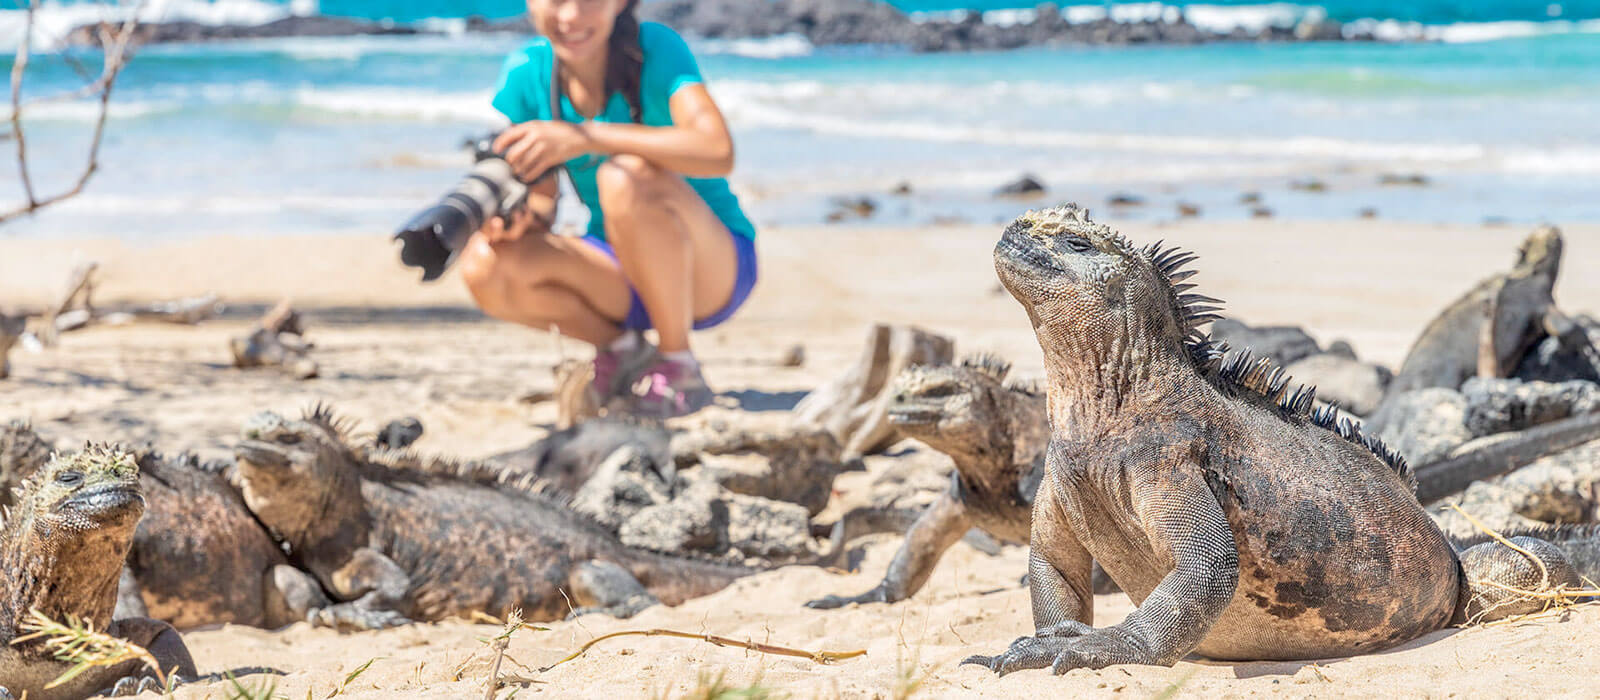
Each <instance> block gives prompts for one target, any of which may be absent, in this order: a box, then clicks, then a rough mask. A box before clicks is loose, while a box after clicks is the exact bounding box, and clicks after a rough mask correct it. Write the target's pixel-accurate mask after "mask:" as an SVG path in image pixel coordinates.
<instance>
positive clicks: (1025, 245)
mask: <svg viewBox="0 0 1600 700" xmlns="http://www.w3.org/2000/svg"><path fill="white" fill-rule="evenodd" d="M1193 259H1194V256H1193V255H1192V254H1188V253H1183V252H1180V251H1177V250H1175V249H1171V248H1167V249H1163V248H1161V247H1160V246H1159V244H1157V245H1153V246H1149V247H1146V248H1135V247H1134V246H1133V245H1132V244H1131V243H1129V242H1128V240H1127V239H1125V238H1123V237H1122V236H1120V235H1117V234H1116V233H1114V232H1112V231H1111V229H1109V228H1107V227H1105V226H1102V225H1097V224H1094V223H1092V222H1091V221H1090V220H1089V218H1088V216H1087V214H1086V213H1085V212H1083V211H1082V210H1080V209H1078V208H1077V207H1075V206H1064V207H1058V208H1055V209H1050V210H1046V211H1043V212H1029V213H1027V214H1025V215H1023V216H1022V217H1020V218H1018V219H1017V220H1016V221H1014V222H1012V224H1011V225H1010V226H1009V227H1007V229H1006V231H1005V233H1004V235H1003V236H1002V237H1001V239H1000V242H999V244H998V245H997V246H996V248H995V268H996V270H997V272H998V273H999V276H1000V280H1001V282H1002V283H1003V284H1004V286H1005V288H1006V289H1007V290H1008V291H1010V293H1011V294H1012V296H1013V297H1015V298H1016V299H1017V300H1018V301H1019V302H1021V304H1022V306H1023V308H1024V309H1025V310H1026V311H1027V313H1028V318H1029V319H1030V320H1031V321H1032V324H1033V326H1034V330H1035V332H1036V334H1037V335H1038V339H1039V344H1040V347H1041V348H1042V349H1043V351H1044V359H1045V368H1046V373H1047V377H1048V379H1047V386H1046V390H1047V393H1048V396H1049V414H1050V425H1051V431H1052V439H1051V442H1050V446H1049V448H1048V451H1047V454H1046V468H1045V477H1044V480H1043V482H1042V483H1040V485H1039V491H1038V494H1037V497H1036V500H1035V502H1034V515H1033V531H1032V536H1031V542H1030V544H1031V552H1030V560H1029V577H1030V588H1031V591H1032V600H1033V619H1034V625H1035V635H1034V636H1032V637H1024V638H1021V639H1018V640H1017V641H1016V642H1014V643H1013V644H1012V645H1011V647H1010V648H1009V649H1008V650H1006V651H1005V652H1003V653H1001V654H999V655H997V656H993V657H988V656H974V657H971V658H969V659H967V662H970V663H976V664H980V665H983V666H985V667H988V668H990V669H993V670H995V671H997V672H1000V673H1007V672H1010V671H1015V670H1019V669H1026V668H1042V667H1047V666H1048V667H1051V668H1052V669H1053V670H1054V671H1055V672H1056V673H1062V672H1065V671H1067V670H1069V669H1073V668H1103V667H1105V666H1109V665H1112V664H1123V663H1143V664H1160V665H1171V664H1173V663H1174V662H1176V661H1177V660H1178V659H1180V658H1182V657H1183V656H1185V655H1186V654H1189V653H1190V652H1198V653H1199V654H1201V655H1204V656H1207V657H1211V658H1215V659H1315V658H1325V657H1330V656H1344V655H1349V654H1357V653H1363V652H1370V651H1375V650H1378V649H1383V648H1386V647H1390V646H1393V645H1395V644H1399V643H1401V642H1404V641H1407V640H1411V639H1415V638H1417V637H1419V636H1421V635H1423V634H1426V633H1428V632H1430V631H1433V630H1436V629H1439V628H1441V627H1444V626H1446V625H1449V624H1452V623H1459V622H1465V621H1468V620H1470V619H1493V618H1495V617H1500V616H1504V615H1506V614H1512V613H1515V612H1519V611H1526V610H1528V609H1529V607H1528V606H1529V605H1530V604H1531V605H1534V606H1535V607H1534V608H1532V609H1537V606H1538V605H1542V604H1543V601H1537V600H1529V599H1527V598H1513V597H1512V596H1511V595H1510V594H1509V593H1508V592H1507V591H1506V590H1504V589H1502V588H1499V587H1497V586H1508V587H1511V588H1513V589H1529V590H1535V591H1541V592H1542V591H1547V590H1549V589H1550V588H1553V587H1555V586H1562V585H1571V586H1576V585H1579V581H1580V579H1579V573H1583V574H1586V575H1592V574H1594V573H1597V572H1587V571H1586V572H1574V571H1573V568H1572V566H1571V564H1570V562H1569V560H1568V557H1567V555H1566V554H1564V553H1563V549H1566V548H1574V547H1575V548H1580V549H1581V548H1589V549H1593V548H1597V547H1600V537H1595V535H1596V534H1597V533H1595V532H1593V531H1592V529H1583V528H1568V529H1566V530H1562V531H1555V532H1549V533H1545V534H1548V535H1550V536H1552V537H1556V538H1557V539H1560V540H1561V542H1560V543H1559V546H1558V545H1556V544H1551V543H1549V542H1546V541H1544V540H1539V539H1534V538H1531V537H1521V536H1518V535H1520V534H1521V533H1507V534H1510V535H1512V540H1511V541H1512V542H1515V543H1516V544H1518V545H1520V546H1521V547H1522V548H1523V549H1524V550H1526V551H1528V552H1530V553H1531V556H1530V557H1527V558H1525V557H1524V556H1523V555H1521V554H1519V553H1517V552H1516V551H1513V550H1512V549H1510V548H1508V547H1506V546H1505V545H1503V544H1500V543H1498V542H1489V543H1482V544H1476V545H1475V546H1473V547H1471V548H1470V549H1466V550H1465V551H1463V552H1460V553H1458V552H1457V550H1456V549H1455V548H1454V547H1453V546H1452V543H1451V542H1450V541H1449V540H1448V539H1446V537H1445V535H1444V534H1443V533H1442V532H1440V530H1439V528H1438V527H1437V526H1436V525H1435V524H1434V523H1433V521H1431V520H1430V519H1429V518H1428V515H1427V513H1425V512H1424V511H1423V509H1422V506H1421V505H1420V504H1418V503H1417V500H1416V497H1415V496H1413V495H1412V489H1413V488H1414V482H1413V481H1412V480H1411V475H1410V472H1409V470H1408V469H1407V468H1406V466H1405V464H1404V462H1403V461H1402V460H1400V459H1398V458H1397V457H1395V456H1394V455H1393V454H1392V453H1391V452H1389V451H1388V449H1387V448H1385V447H1384V446H1383V445H1382V444H1381V443H1380V442H1378V441H1376V440H1375V439H1372V438H1369V437H1366V436H1364V435H1363V434H1362V433H1361V431H1360V430H1359V428H1357V427H1356V426H1355V425H1354V424H1352V423H1350V422H1349V421H1347V420H1346V421H1337V422H1336V419H1335V416H1336V414H1335V412H1334V411H1331V410H1315V411H1313V410H1312V406H1313V394H1314V390H1306V389H1303V388H1295V389H1293V390H1291V389H1290V386H1289V383H1288V377H1286V376H1285V375H1284V374H1283V372H1282V370H1280V369H1277V368H1275V367H1273V366H1272V364H1271V363H1270V361H1255V360H1253V359H1251V358H1250V356H1249V354H1248V353H1232V354H1228V355H1226V358H1227V359H1226V361H1224V357H1225V356H1224V355H1223V353H1222V352H1221V351H1220V349H1219V348H1216V347H1214V346H1213V345H1212V344H1211V343H1210V341H1209V340H1208V339H1207V338H1206V336H1205V335H1204V334H1203V333H1202V332H1200V331H1199V330H1198V326H1200V325H1202V324H1204V323H1207V322H1209V321H1211V320H1213V319H1215V318H1216V316H1215V315H1214V314H1213V313H1212V312H1214V311H1216V310H1217V307H1214V306H1208V304H1210V303H1212V302H1215V300H1214V299H1210V298H1208V297H1204V296H1201V295H1198V294H1191V293H1189V292H1188V290H1189V289H1191V288H1192V286H1193V285H1190V284H1185V283H1184V282H1183V281H1184V280H1185V279H1187V278H1188V277H1190V276H1191V275H1192V274H1193V272H1192V271H1183V270H1182V266H1183V265H1184V264H1186V263H1188V262H1189V261H1191V260H1193ZM1533 557H1537V559H1538V561H1533ZM1093 563H1099V564H1100V565H1101V566H1102V567H1104V569H1105V571H1106V573H1107V574H1108V575H1110V577H1111V578H1112V579H1113V580H1115V581H1116V582H1117V583H1118V584H1119V585H1120V586H1121V587H1122V589H1123V590H1124V591H1126V592H1127V593H1128V595H1129V597H1131V598H1132V599H1133V601H1134V602H1135V603H1137V604H1138V605H1139V608H1138V609H1137V610H1135V611H1134V612H1133V613H1131V614H1129V615H1128V617H1127V618H1126V620H1124V621H1123V622H1122V623H1121V624H1117V625H1113V626H1110V627H1101V628H1095V627H1091V626H1090V623H1091V622H1092V621H1093V615H1094V609H1093V606H1094V596H1093V595H1092V594H1091V592H1090V572H1091V565H1092V564H1093ZM1541 572H1542V573H1541Z"/></svg>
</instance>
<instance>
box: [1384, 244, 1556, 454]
mask: <svg viewBox="0 0 1600 700" xmlns="http://www.w3.org/2000/svg"><path fill="white" fill-rule="evenodd" d="M1561 251H1562V239H1561V232H1560V231H1559V230H1557V229H1556V228H1555V227H1553V226H1544V227H1541V228H1539V230H1537V231H1534V232H1533V233H1531V234H1529V235H1528V237H1527V239H1525V240H1523V242H1522V245H1520V246H1518V247H1517V262H1516V265H1515V266H1513V267H1512V268H1511V270H1510V271H1508V272H1502V273H1499V274H1496V275H1494V276H1493V277H1490V278H1488V279H1485V280H1483V281H1481V282H1479V283H1478V284H1477V285H1475V286H1473V288H1472V289H1470V290H1468V291H1467V293H1466V294H1463V295H1462V296H1461V297H1460V298H1458V299H1456V300H1455V301H1453V302H1451V303H1450V305H1449V306H1447V307H1445V309H1444V310H1443V311H1440V312H1439V315H1438V316H1436V317H1434V319H1433V320H1432V321H1431V322H1429V323H1428V325H1427V327H1426V328H1424V329H1423V330H1422V334H1421V335H1419V336H1417V339H1416V341H1415V342H1413V343H1412V344H1411V349H1410V350H1408V351H1406V357H1405V360H1403V361H1402V362H1401V364H1400V371H1398V372H1396V373H1395V377H1394V380H1393V381H1391V382H1390V383H1389V388H1388V389H1387V391H1386V392H1385V395H1384V403H1383V404H1380V405H1379V407H1378V409H1377V410H1375V411H1373V414H1372V415H1371V416H1370V417H1369V418H1368V421H1367V425H1366V431H1367V432H1369V433H1371V434H1374V435H1376V434H1379V433H1381V432H1383V430H1384V428H1386V427H1387V425H1388V423H1389V422H1390V421H1391V420H1393V418H1391V416H1389V415H1388V412H1387V411H1385V410H1384V407H1385V405H1387V404H1388V403H1390V402H1391V401H1392V400H1393V399H1394V397H1397V396H1400V395H1401V394H1404V393H1406V392H1409V391H1416V390H1418V389H1427V388H1431V387H1443V388H1446V389H1451V390H1455V389H1459V388H1460V387H1461V384H1462V382H1465V381H1467V380H1468V379H1470V378H1472V377H1474V376H1481V377H1505V376H1509V374H1510V373H1511V371H1512V370H1513V369H1515V368H1516V366H1517V363H1518V362H1519V361H1520V360H1521V359H1522V356H1523V354H1524V353H1526V352H1527V351H1528V349H1529V348H1531V347H1533V346H1534V344H1536V343H1537V342H1538V341H1539V340H1540V339H1541V338H1543V337H1545V335H1547V334H1548V333H1549V328H1551V327H1560V328H1565V327H1567V326H1570V325H1571V323H1570V321H1566V320H1565V316H1563V315H1562V314H1561V312H1560V311H1559V310H1558V309H1557V308H1556V306H1555V298H1554V296H1553V293H1554V289H1555V284H1556V275H1557V274H1558V273H1559V272H1560V270H1561Z"/></svg>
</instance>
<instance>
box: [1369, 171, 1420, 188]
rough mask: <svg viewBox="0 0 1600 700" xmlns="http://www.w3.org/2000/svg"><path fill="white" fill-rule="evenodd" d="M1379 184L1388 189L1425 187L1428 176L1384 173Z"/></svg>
mask: <svg viewBox="0 0 1600 700" xmlns="http://www.w3.org/2000/svg"><path fill="white" fill-rule="evenodd" d="M1378 184H1380V185H1384V186H1386V187H1394V186H1405V187H1425V186H1427V184H1428V176H1426V175H1423V174H1421V173H1384V174H1382V175H1379V176H1378Z"/></svg>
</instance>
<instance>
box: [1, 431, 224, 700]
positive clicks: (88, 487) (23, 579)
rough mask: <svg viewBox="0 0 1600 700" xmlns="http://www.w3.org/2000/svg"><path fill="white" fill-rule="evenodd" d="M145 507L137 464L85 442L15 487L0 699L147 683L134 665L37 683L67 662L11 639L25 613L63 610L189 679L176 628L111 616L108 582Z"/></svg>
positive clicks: (5, 538)
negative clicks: (50, 686) (63, 680)
mask: <svg viewBox="0 0 1600 700" xmlns="http://www.w3.org/2000/svg"><path fill="white" fill-rule="evenodd" d="M143 513H144V498H143V496H142V495H141V493H140V489H139V466H138V464H137V463H135V462H134V459H133V456H132V455H130V454H128V453H127V452H123V451H121V450H117V449H114V448H111V447H107V446H101V445H91V446H89V447H86V448H85V449H84V450H83V451H81V452H79V453H78V454H76V455H74V456H72V457H70V458H56V459H54V460H52V461H51V462H50V463H49V464H47V465H46V466H45V468H44V469H42V470H40V471H38V472H37V473H35V474H34V475H33V476H32V477H30V478H29V479H28V480H27V481H26V482H24V484H23V486H22V488H21V489H20V490H19V492H18V493H17V498H16V505H15V507H14V508H13V509H11V512H9V513H6V514H5V517H4V518H3V519H0V696H5V695H8V694H9V695H16V696H21V695H22V694H24V693H26V694H27V697H29V698H32V699H34V700H51V699H52V698H81V697H87V696H88V695H90V694H92V693H96V692H99V691H102V690H106V689H112V690H114V691H115V692H116V693H118V694H123V693H127V692H130V691H139V690H143V689H148V688H149V687H151V685H152V684H153V682H154V678H153V676H151V675H150V672H149V670H148V669H145V668H143V666H142V663H141V662H139V661H130V662H126V663H122V664H118V665H116V666H111V667H101V668H90V669H88V670H87V671H84V672H83V673H81V674H79V675H78V676H77V677H76V678H73V679H72V680H70V681H68V682H67V683H65V684H63V685H60V686H57V687H56V688H53V689H50V690H45V686H46V685H47V684H49V683H50V682H51V681H52V680H54V679H55V678H57V677H58V676H60V675H62V674H63V673H65V672H66V671H67V670H68V669H70V668H72V666H73V664H72V663H70V662H65V661H60V660H57V659H56V658H55V657H54V655H53V653H52V652H51V651H50V650H49V649H47V648H46V647H45V646H44V644H43V643H42V641H41V640H31V641H28V642H24V643H22V644H20V645H14V644H12V642H13V640H15V639H17V638H18V637H19V636H22V632H21V626H22V623H23V622H24V621H25V620H26V619H27V617H28V615H29V613H30V611H32V610H38V611H39V612H41V613H43V614H44V615H45V616H47V617H49V618H50V619H52V620H56V621H58V622H64V621H65V620H66V618H67V617H68V616H71V617H73V618H75V619H78V620H84V621H87V622H88V623H89V624H91V625H93V626H94V628H95V629H97V630H103V631H105V632H106V633H108V634H111V635H112V636H115V637H120V638H123V639H127V640H128V641H130V642H133V643H134V644H137V645H139V646H142V647H144V648H145V649H147V650H149V651H150V653H151V654H152V655H153V656H154V657H155V659H156V661H157V662H158V663H160V664H161V667H162V668H163V669H164V670H165V671H167V672H169V673H177V674H179V675H182V676H194V675H195V666H194V660H193V659H192V658H190V656H189V651H188V649H187V648H185V647H184V645H183V640H182V638H180V637H179V636H178V633H177V632H176V631H175V630H173V629H172V627H171V626H169V625H167V624H166V623H163V622H159V621H156V620H151V619H148V618H126V619H121V620H115V621H113V620H112V619H111V618H112V614H111V612H112V609H113V608H114V607H115V606H116V603H117V578H118V575H119V574H120V572H121V571H122V562H123V559H124V558H125V557H126V556H127V554H128V548H129V546H131V545H132V543H133V532H134V529H135V528H136V527H138V523H139V517H140V516H141V515H142V514H143Z"/></svg>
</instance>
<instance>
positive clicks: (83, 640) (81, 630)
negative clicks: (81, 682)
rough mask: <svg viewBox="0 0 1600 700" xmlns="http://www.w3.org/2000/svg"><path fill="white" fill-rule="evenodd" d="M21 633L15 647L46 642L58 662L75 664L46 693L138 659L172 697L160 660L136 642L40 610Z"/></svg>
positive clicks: (30, 615) (30, 613) (33, 612)
mask: <svg viewBox="0 0 1600 700" xmlns="http://www.w3.org/2000/svg"><path fill="white" fill-rule="evenodd" d="M20 629H21V631H22V632H23V633H24V634H23V635H22V636H20V637H17V638H16V639H13V640H11V643H12V644H13V645H18V644H24V643H27V642H31V641H34V640H42V641H43V644H44V647H45V649H47V650H49V651H50V653H51V655H53V656H55V658H56V660H58V661H64V662H66V663H70V664H72V667H71V668H69V669H67V671H66V672H65V673H63V674H61V675H60V676H57V677H56V679H55V680H53V681H50V683H49V684H48V685H46V686H45V690H50V689H52V688H55V687H57V686H60V685H61V684H63V683H66V682H67V681H70V680H72V679H74V678H77V677H78V676H79V675H81V674H82V673H83V672H84V671H87V670H89V669H91V668H97V667H106V666H116V665H117V664H121V663H124V662H127V661H133V660H135V659H137V660H139V661H142V662H144V665H145V666H148V667H149V668H150V670H152V671H154V672H155V674H156V680H158V681H160V682H161V687H162V688H163V689H165V692H166V693H167V694H168V695H171V694H172V681H171V680H170V679H169V678H168V677H167V674H166V672H165V671H163V670H162V669H161V664H160V663H158V662H157V661H156V657H154V656H152V655H151V654H150V652H149V651H148V650H146V649H145V648H144V647H141V646H139V645H137V644H134V643H133V642H130V641H128V640H126V639H121V638H118V637H113V636H111V635H109V634H106V633H104V632H100V631H97V630H95V628H94V624H93V623H91V622H89V621H88V620H80V619H78V618H76V617H73V616H72V615H67V616H66V622H64V623H63V622H56V621H55V620H52V619H50V617H49V616H47V615H45V614H44V613H42V612H39V611H38V610H37V609H30V610H29V611H28V619H27V620H24V621H23V623H22V625H21V626H20Z"/></svg>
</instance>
